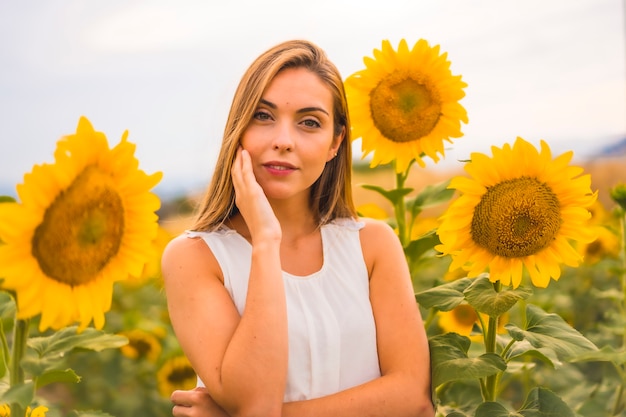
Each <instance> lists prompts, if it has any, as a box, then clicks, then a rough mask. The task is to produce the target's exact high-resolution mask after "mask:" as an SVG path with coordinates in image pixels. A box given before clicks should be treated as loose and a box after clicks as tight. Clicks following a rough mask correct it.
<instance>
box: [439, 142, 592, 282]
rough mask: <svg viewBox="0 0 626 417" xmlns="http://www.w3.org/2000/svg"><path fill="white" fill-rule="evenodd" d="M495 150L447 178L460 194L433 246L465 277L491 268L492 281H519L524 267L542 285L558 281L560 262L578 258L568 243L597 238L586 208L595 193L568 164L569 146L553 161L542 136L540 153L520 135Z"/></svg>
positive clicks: (473, 157)
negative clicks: (463, 172) (448, 255)
mask: <svg viewBox="0 0 626 417" xmlns="http://www.w3.org/2000/svg"><path fill="white" fill-rule="evenodd" d="M492 152H493V157H492V158H490V157H489V156H487V155H484V154H481V153H473V154H472V155H471V161H470V162H468V163H467V164H466V165H465V171H466V172H467V173H468V174H469V175H470V177H469V178H468V177H464V176H459V177H455V178H453V179H452V182H451V183H450V188H454V189H456V190H458V191H460V192H461V193H462V195H461V196H460V197H459V198H458V199H457V200H456V201H454V202H453V203H452V204H451V205H450V207H449V208H448V210H447V211H446V213H445V214H444V215H443V216H442V223H441V225H440V226H439V229H438V234H439V238H440V240H441V245H438V246H436V249H437V250H439V251H440V252H442V254H443V255H447V254H450V255H451V256H452V263H451V265H450V270H454V269H456V268H458V267H463V268H464V269H466V270H467V271H469V273H468V276H470V277H473V276H477V275H478V274H480V273H481V272H483V271H484V270H485V269H486V268H489V270H490V279H491V281H493V282H495V281H498V280H499V281H500V282H501V283H502V284H504V285H512V286H513V287H517V286H518V285H519V284H520V282H521V280H522V270H523V267H526V270H527V271H528V273H529V275H530V278H531V280H532V283H533V284H534V285H535V286H537V287H542V288H543V287H546V286H547V285H548V284H549V282H550V278H553V279H555V280H557V279H559V277H560V274H561V271H560V263H564V264H566V265H570V266H577V265H578V264H579V263H580V261H581V260H582V259H581V256H580V255H579V254H578V253H577V252H576V250H575V249H574V248H573V247H572V245H571V242H572V241H579V242H591V241H593V240H594V238H595V236H594V233H593V229H592V228H591V227H589V225H588V224H587V220H588V219H589V217H590V213H589V211H588V210H587V207H589V206H591V205H592V204H593V203H594V201H595V200H596V198H597V192H595V193H594V192H592V191H591V178H590V176H589V175H581V174H582V171H583V170H582V168H579V167H575V166H570V165H569V162H570V160H571V158H572V155H573V153H572V152H571V151H570V152H567V153H564V154H562V155H560V156H558V157H556V158H554V159H552V154H551V151H550V147H549V146H548V145H547V143H546V142H544V141H541V151H538V150H537V149H536V148H535V147H534V146H533V145H531V144H530V143H528V142H526V141H525V140H524V139H522V138H517V140H516V141H515V144H514V145H513V147H511V146H510V145H509V144H506V145H504V146H503V147H502V148H501V149H500V148H497V147H495V146H494V147H492Z"/></svg>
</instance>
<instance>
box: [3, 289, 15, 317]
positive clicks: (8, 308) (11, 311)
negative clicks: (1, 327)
mask: <svg viewBox="0 0 626 417" xmlns="http://www.w3.org/2000/svg"><path fill="white" fill-rule="evenodd" d="M15 312H16V308H15V300H14V299H13V297H11V295H10V294H9V293H7V292H6V291H0V319H2V320H13V319H14V318H15Z"/></svg>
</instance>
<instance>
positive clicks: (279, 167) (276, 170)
mask: <svg viewBox="0 0 626 417" xmlns="http://www.w3.org/2000/svg"><path fill="white" fill-rule="evenodd" d="M263 167H264V168H265V169H266V170H267V171H268V172H269V173H270V174H273V175H288V174H290V173H292V172H293V171H295V170H296V167H295V166H293V165H291V164H289V163H287V162H277V161H271V162H268V163H265V164H263Z"/></svg>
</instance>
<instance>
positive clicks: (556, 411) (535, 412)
mask: <svg viewBox="0 0 626 417" xmlns="http://www.w3.org/2000/svg"><path fill="white" fill-rule="evenodd" d="M519 416H523V417H575V414H574V412H573V411H572V409H571V408H569V407H568V406H567V404H565V402H563V400H561V399H560V398H559V397H558V396H556V395H555V394H554V393H553V392H552V391H550V390H548V389H545V388H541V387H538V388H533V389H532V390H531V391H530V393H529V394H528V397H527V398H526V401H525V402H524V405H523V406H522V408H521V409H520V410H519V411H517V412H514V411H512V412H511V411H508V410H507V409H506V408H505V407H504V406H503V405H502V404H499V403H496V402H485V403H482V404H481V405H480V406H478V408H477V409H476V416H475V417H519Z"/></svg>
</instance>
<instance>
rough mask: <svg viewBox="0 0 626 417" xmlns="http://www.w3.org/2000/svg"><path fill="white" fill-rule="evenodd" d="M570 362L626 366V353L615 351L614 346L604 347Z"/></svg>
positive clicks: (574, 358) (583, 354) (571, 359)
mask: <svg viewBox="0 0 626 417" xmlns="http://www.w3.org/2000/svg"><path fill="white" fill-rule="evenodd" d="M570 362H613V363H615V364H616V365H623V364H626V351H623V350H615V349H614V348H613V347H612V346H603V347H602V349H600V350H595V351H591V352H585V353H582V354H580V355H578V356H574V357H572V358H570Z"/></svg>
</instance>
